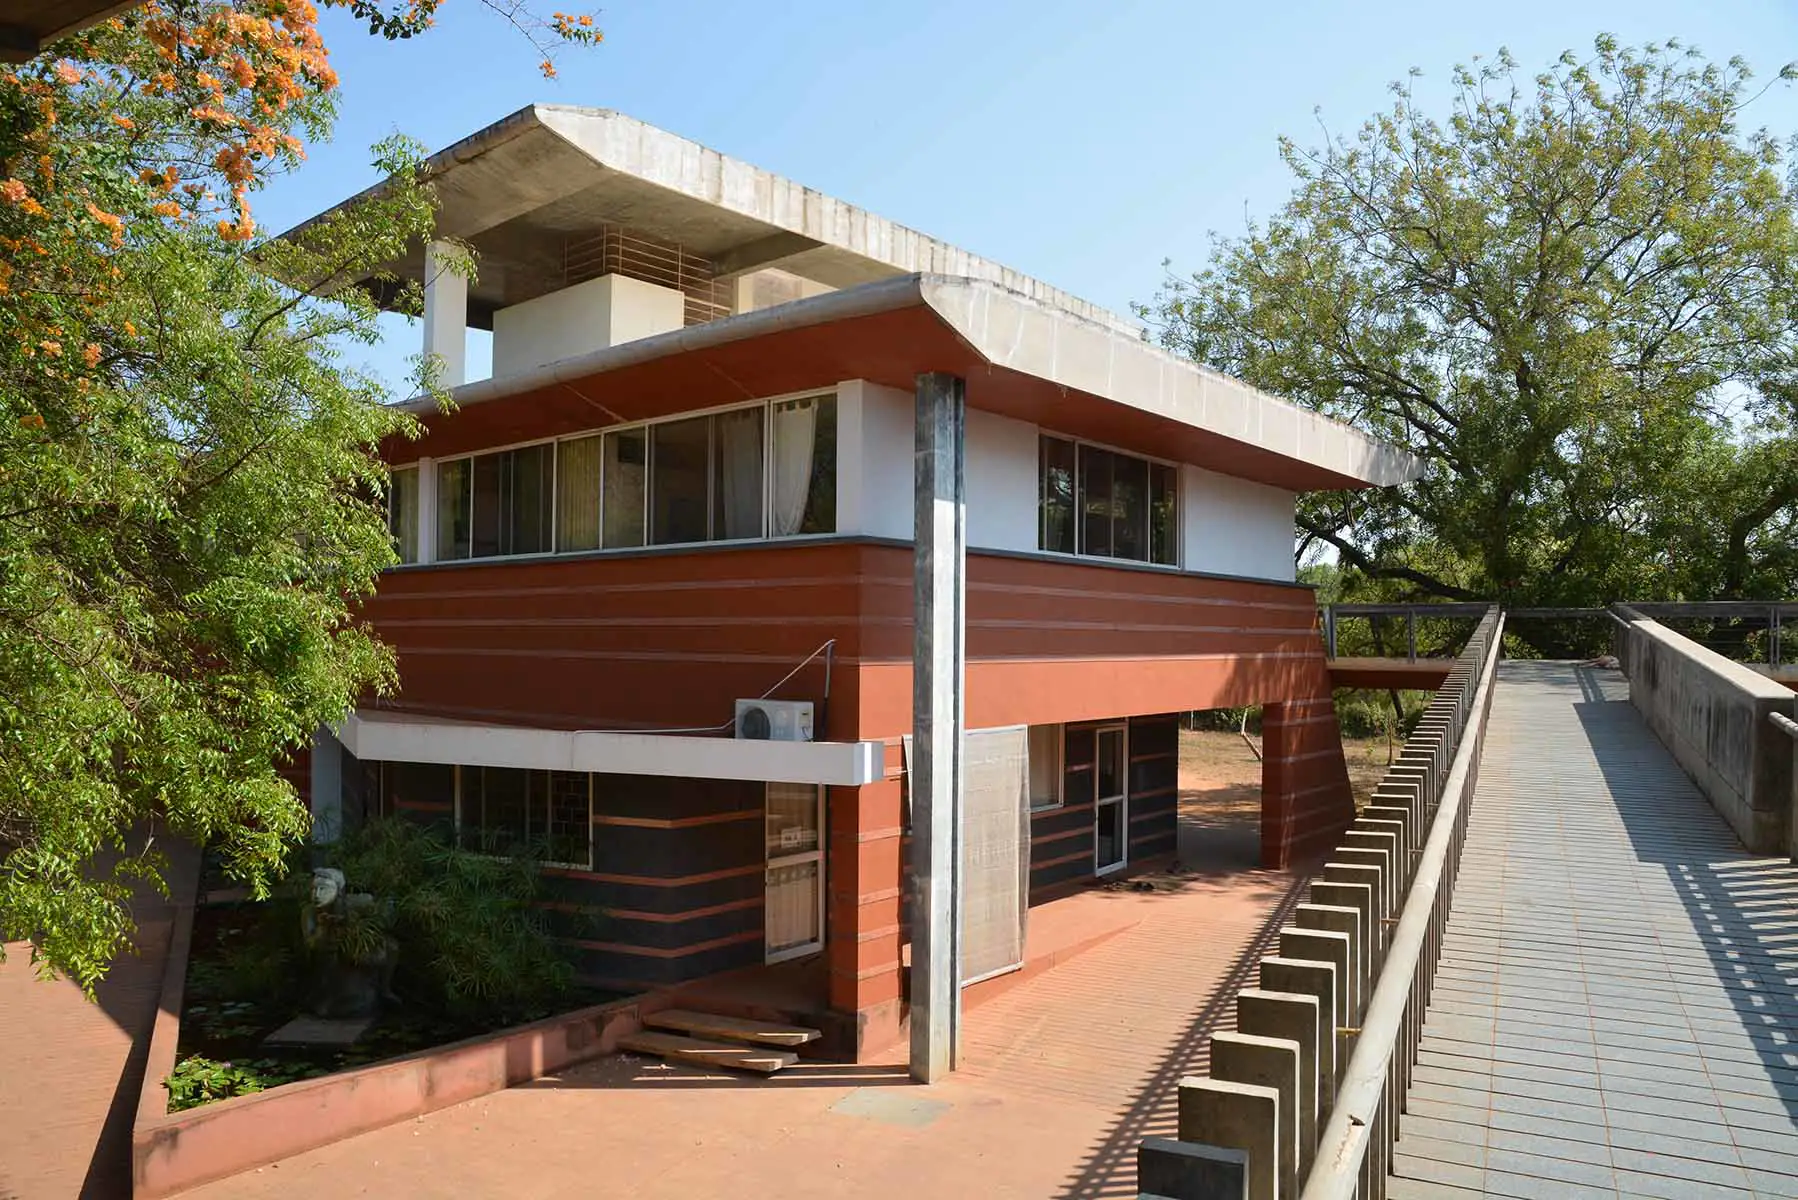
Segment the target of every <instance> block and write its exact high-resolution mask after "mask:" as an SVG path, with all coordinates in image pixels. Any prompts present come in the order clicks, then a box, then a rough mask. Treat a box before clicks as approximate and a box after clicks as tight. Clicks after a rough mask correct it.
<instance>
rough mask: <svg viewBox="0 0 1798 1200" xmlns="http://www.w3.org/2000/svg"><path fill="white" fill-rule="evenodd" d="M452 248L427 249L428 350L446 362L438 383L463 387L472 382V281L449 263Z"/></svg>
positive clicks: (435, 244)
mask: <svg viewBox="0 0 1798 1200" xmlns="http://www.w3.org/2000/svg"><path fill="white" fill-rule="evenodd" d="M451 257H452V251H451V248H450V247H449V246H448V245H447V244H445V243H443V242H431V243H430V244H429V245H427V246H426V247H425V312H424V334H425V341H424V351H425V353H426V354H427V355H431V354H434V355H436V356H437V357H438V358H440V359H441V360H442V372H443V373H442V374H441V375H440V376H439V377H438V382H439V383H441V384H442V385H443V386H444V387H450V388H453V387H459V386H460V385H462V384H464V383H466V382H467V381H468V280H467V279H466V278H465V277H464V276H461V275H458V274H457V273H456V272H455V271H452V270H451V269H450V268H449V267H448V266H447V265H445V264H446V262H447V261H448V260H449V259H451Z"/></svg>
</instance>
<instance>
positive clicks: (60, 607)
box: [0, 0, 596, 988]
mask: <svg viewBox="0 0 1798 1200" xmlns="http://www.w3.org/2000/svg"><path fill="white" fill-rule="evenodd" d="M354 7H356V8H358V9H359V10H369V11H372V12H386V13H388V14H389V15H391V16H392V17H393V19H395V20H399V21H401V22H406V21H411V22H413V23H415V24H416V23H428V21H429V19H430V16H431V13H432V11H433V10H434V9H435V8H436V5H435V4H428V5H421V4H419V3H411V4H409V5H405V6H403V7H400V6H394V7H388V6H384V5H378V4H369V3H364V2H362V0H358V3H357V4H356V5H355V6H354ZM502 11H504V9H503V8H502ZM363 15H365V16H366V15H367V13H366V12H365V13H363ZM316 16H317V14H316V11H315V10H314V8H313V7H312V5H311V4H309V3H306V2H305V0H239V2H237V3H224V2H222V0H162V2H161V3H160V4H155V5H149V6H146V7H145V8H142V9H139V10H135V11H132V12H129V13H127V14H125V15H123V16H121V17H118V18H115V19H114V20H112V21H110V22H107V23H104V24H102V25H100V26H97V27H95V28H93V29H90V30H88V31H86V32H84V33H82V34H78V35H76V36H75V37H72V38H70V39H67V40H65V41H64V42H62V43H60V44H58V45H57V46H55V47H53V48H52V52H51V53H50V54H47V55H45V56H42V57H40V58H38V59H36V60H34V61H33V62H31V63H29V64H27V65H24V66H21V67H19V68H17V69H15V70H11V71H8V72H6V73H4V74H0V938H3V939H5V940H13V939H28V940H29V941H30V942H31V945H32V953H33V957H34V960H35V961H36V962H37V963H38V965H39V968H40V970H41V971H43V972H44V973H46V974H48V973H52V972H61V973H64V974H67V975H68V976H70V977H72V978H74V979H76V980H78V981H79V982H80V983H82V984H83V985H84V986H87V987H90V988H91V986H92V984H93V983H94V982H95V981H96V980H97V979H98V978H99V977H100V975H102V974H103V973H104V971H105V969H106V967H107V965H108V964H109V963H110V961H111V960H112V958H113V957H114V956H115V955H116V954H117V953H118V952H119V951H120V950H121V949H122V948H123V947H124V946H125V945H126V943H127V941H128V939H129V937H130V934H131V932H132V925H131V919H130V915H129V911H128V907H127V904H126V901H127V899H128V896H129V887H130V883H131V880H132V879H133V878H134V877H138V878H143V879H146V880H148V881H149V882H150V883H151V884H153V885H156V886H161V885H162V880H161V876H160V870H161V863H162V860H161V857H160V854H159V852H158V850H157V840H158V838H160V837H163V836H165V835H166V834H169V833H173V834H177V835H180V836H184V837H189V838H192V839H195V840H197V841H200V842H203V843H210V844H212V845H214V846H216V847H219V848H220V849H222V851H223V852H224V855H225V857H226V860H227V862H228V866H229V870H230V872H231V873H232V874H233V875H234V876H235V877H236V878H238V879H240V880H242V881H244V882H246V883H248V884H249V885H251V886H252V888H254V889H255V890H257V891H258V892H261V891H264V890H265V889H266V887H267V884H268V881H269V879H270V878H271V876H272V875H273V874H274V873H276V872H278V870H279V868H280V864H281V862H282V858H283V854H284V850H285V848H286V847H287V846H289V845H291V844H292V843H293V842H294V841H296V840H297V839H299V838H300V837H302V836H303V835H304V833H305V831H306V828H307V818H306V812H305V809H304V807H303V806H302V805H301V804H300V803H299V801H298V799H297V797H296V795H295V793H294V790H293V788H292V787H291V786H290V785H289V784H288V783H287V782H286V781H285V780H284V779H283V778H282V777H281V775H280V774H279V771H278V767H279V764H280V763H282V762H283V761H284V760H286V759H287V758H288V757H289V755H290V754H291V753H292V752H293V751H294V750H295V749H297V748H299V747H302V746H304V745H306V744H308V742H309V741H310V738H311V735H312V732H313V730H315V729H316V728H317V727H318V726H319V725H320V724H321V723H325V722H330V721H335V720H338V719H340V718H341V717H342V716H343V715H344V713H345V712H347V711H348V710H349V709H350V708H351V707H352V706H353V705H354V704H355V702H356V700H357V699H358V697H360V696H363V695H365V694H368V693H370V692H379V691H381V690H383V689H385V688H388V687H390V686H391V685H392V683H393V681H394V668H393V659H392V655H391V654H390V652H389V651H388V650H387V649H386V648H385V647H383V646H382V645H381V644H380V643H379V642H378V641H377V639H376V638H375V637H374V635H373V633H372V631H371V630H369V629H368V628H367V627H366V626H365V625H364V624H362V623H361V622H360V621H359V620H358V619H357V617H356V616H355V606H356V604H357V603H358V602H359V600H360V599H361V598H363V597H365V596H366V595H368V594H369V593H370V591H371V590H372V589H373V586H374V582H375V579H376V576H377V574H378V572H379V571H380V570H381V569H382V568H383V567H385V566H387V565H388V564H390V563H391V562H392V561H393V550H392V546H391V543H390V540H389V538H388V535H387V531H386V518H385V502H384V497H385V491H386V486H387V475H386V469H385V467H384V466H383V465H382V463H381V461H380V459H379V456H378V453H377V450H378V446H379V443H380V442H381V440H382V439H383V438H387V437H392V436H396V435H404V434H407V433H408V432H409V431H410V430H411V429H412V422H411V420H410V418H408V417H406V416H405V415H404V414H402V413H400V412H399V411H397V410H395V409H392V408H389V407H386V406H385V405H384V401H385V400H387V399H388V397H387V396H386V395H385V394H384V393H383V391H382V389H381V388H380V387H379V385H378V384H377V383H375V382H374V381H372V380H370V379H367V378H364V377H362V376H361V375H359V374H357V373H356V372H354V371H351V370H349V369H347V368H346V366H345V364H344V361H343V358H342V353H343V348H344V347H345V346H353V345H355V344H357V343H359V342H360V343H369V342H373V341H374V340H375V339H376V337H377V336H378V333H377V329H376V326H375V323H374V318H375V316H376V312H377V310H376V307H375V305H374V303H373V301H372V300H371V299H370V298H369V296H368V295H367V293H365V292H364V291H362V290H360V289H356V288H350V287H346V286H345V285H346V284H347V283H349V282H350V281H352V280H355V279H357V278H361V277H364V276H366V275H368V274H369V272H370V271H371V270H375V271H378V270H379V266H380V264H382V263H384V262H391V261H394V260H397V259H399V258H400V257H401V256H402V255H403V252H404V250H405V248H406V246H407V245H409V244H412V243H415V242H416V241H417V240H418V239H420V238H422V237H425V236H427V235H428V234H429V232H430V229H431V223H432V216H433V208H434V205H433V201H432V196H431V191H430V187H429V184H428V181H427V180H426V179H424V178H423V174H422V172H421V169H420V164H421V156H420V154H419V151H418V149H417V147H415V146H413V145H412V144H410V143H408V142H406V141H405V140H404V139H401V138H395V139H392V140H390V141H389V142H386V143H383V144H382V145H381V146H379V147H377V150H376V158H377V166H379V167H380V168H381V169H382V171H383V172H384V173H387V174H390V175H391V176H392V179H391V184H390V186H389V187H387V188H385V189H383V190H381V191H380V192H379V193H377V194H376V195H374V196H373V197H372V198H370V199H368V200H367V201H366V202H364V203H362V204H361V205H360V206H358V207H357V208H355V209H352V210H349V211H346V212H342V213H339V214H337V215H335V216H333V217H331V218H330V219H327V220H324V221H320V222H316V223H314V224H312V225H311V226H309V227H308V228H307V229H306V230H305V231H304V233H303V234H302V235H300V236H298V237H297V238H295V239H293V240H291V241H286V242H271V241H267V240H266V239H263V238H262V237H261V236H260V235H259V233H258V230H257V227H256V225H255V222H254V219H253V217H252V216H251V213H250V208H249V197H250V194H251V193H252V192H253V191H254V189H255V188H256V187H257V186H258V185H259V184H261V183H262V182H263V181H264V180H265V179H266V178H267V177H268V176H269V175H270V174H272V173H274V172H278V171H282V170H285V169H288V168H291V167H293V166H294V165H296V164H297V163H298V162H299V160H300V158H301V157H302V153H303V147H304V143H305V140H306V139H309V138H316V137H319V136H322V135H324V134H325V133H326V132H327V131H328V129H329V126H330V120H331V116H332V89H333V88H334V87H335V84H336V77H335V74H334V73H333V72H332V70H331V68H330V64H329V61H328V58H327V55H326V52H325V48H324V46H323V43H322V42H321V41H320V39H319V36H318V32H317V29H316V24H315V22H316ZM570 19H571V20H572V18H570ZM421 27H422V25H421ZM577 28H587V29H590V28H591V27H590V25H589V26H584V27H583V26H578V24H577ZM594 36H596V35H594ZM577 40H579V39H577ZM399 294H400V296H401V303H402V305H404V304H405V303H407V302H408V301H410V302H412V303H416V299H417V296H416V290H415V289H414V290H413V291H411V292H408V291H407V290H406V289H399ZM421 366H426V364H421ZM428 376H429V372H428V370H421V377H420V381H421V383H422V384H428Z"/></svg>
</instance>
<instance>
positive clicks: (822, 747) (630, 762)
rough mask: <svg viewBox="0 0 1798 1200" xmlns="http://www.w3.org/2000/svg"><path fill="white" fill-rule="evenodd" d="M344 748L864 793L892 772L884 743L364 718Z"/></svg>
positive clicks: (380, 757)
mask: <svg viewBox="0 0 1798 1200" xmlns="http://www.w3.org/2000/svg"><path fill="white" fill-rule="evenodd" d="M337 737H338V740H339V741H340V742H342V743H343V747H344V749H346V750H348V751H349V752H350V753H351V754H353V755H355V756H356V757H357V758H359V759H367V760H370V761H378V762H410V763H438V764H442V765H446V766H464V767H520V768H524V769H527V770H544V771H595V772H599V773H601V774H611V775H665V776H679V777H682V778H688V779H746V780H752V781H757V782H769V783H819V784H829V785H831V786H840V787H859V786H860V785H862V784H864V783H872V782H874V781H876V780H878V779H881V778H882V777H883V776H884V773H885V759H884V757H883V755H884V752H885V747H884V746H883V744H882V743H880V742H772V741H768V742H764V741H753V740H750V739H747V738H725V737H689V736H683V735H678V734H661V733H603V732H594V731H585V730H572V731H571V730H566V729H531V728H524V727H519V726H512V725H481V724H476V723H472V722H467V721H447V720H438V719H433V718H430V717H416V716H410V715H399V714H394V713H386V712H379V711H358V712H356V713H354V714H352V715H351V716H350V717H349V718H348V719H346V720H345V721H344V723H343V725H342V726H341V727H340V728H339V729H338V731H337Z"/></svg>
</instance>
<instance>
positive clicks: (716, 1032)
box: [643, 1008, 824, 1046]
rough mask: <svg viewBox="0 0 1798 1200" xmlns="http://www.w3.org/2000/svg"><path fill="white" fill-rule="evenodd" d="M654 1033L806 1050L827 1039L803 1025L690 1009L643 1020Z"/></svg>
mask: <svg viewBox="0 0 1798 1200" xmlns="http://www.w3.org/2000/svg"><path fill="white" fill-rule="evenodd" d="M643 1023H644V1024H645V1025H648V1026H650V1027H651V1028H653V1029H673V1030H678V1031H679V1032H681V1033H690V1034H692V1035H694V1036H695V1037H702V1038H717V1039H719V1040H721V1041H727V1042H748V1043H749V1044H751V1045H755V1046H803V1045H805V1044H806V1043H807V1042H815V1041H817V1040H818V1039H819V1038H821V1037H823V1036H824V1035H823V1034H822V1033H820V1032H818V1031H817V1030H816V1029H807V1028H806V1027H805V1026H803V1025H777V1024H775V1023H774V1022H773V1021H749V1020H745V1019H744V1018H742V1017H722V1016H719V1015H717V1014H716V1013H707V1012H696V1011H694V1010H693V1009H690V1008H670V1009H666V1010H664V1011H662V1012H659V1013H652V1014H650V1015H649V1016H647V1017H644V1018H643Z"/></svg>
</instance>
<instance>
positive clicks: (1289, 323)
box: [1141, 37, 1798, 605]
mask: <svg viewBox="0 0 1798 1200" xmlns="http://www.w3.org/2000/svg"><path fill="white" fill-rule="evenodd" d="M1791 75H1792V70H1791V68H1787V69H1786V71H1785V72H1782V76H1783V77H1786V78H1790V77H1791ZM1749 81H1750V73H1749V71H1748V69H1747V67H1746V66H1745V65H1744V64H1743V63H1742V62H1740V61H1739V60H1732V61H1731V62H1729V63H1728V64H1725V65H1718V64H1714V63H1708V62H1706V61H1704V60H1703V59H1702V58H1701V57H1699V56H1698V55H1697V53H1696V52H1694V51H1690V50H1686V49H1685V48H1683V47H1681V46H1680V45H1678V44H1677V43H1672V42H1670V43H1668V44H1666V45H1664V46H1657V45H1650V46H1646V47H1644V48H1642V49H1640V50H1631V49H1625V48H1620V47H1619V46H1618V45H1617V44H1616V43H1615V42H1614V41H1613V40H1612V39H1610V38H1608V37H1601V38H1599V39H1598V41H1597V43H1596V45H1595V48H1594V52H1593V54H1592V55H1591V57H1590V58H1588V59H1584V60H1582V59H1579V58H1577V57H1575V56H1574V55H1573V54H1571V53H1568V54H1565V55H1563V56H1562V57H1561V58H1560V59H1559V60H1558V61H1557V62H1556V63H1555V64H1554V65H1553V66H1551V67H1550V68H1549V69H1548V70H1546V71H1544V72H1542V73H1540V74H1538V75H1536V76H1534V77H1533V78H1531V77H1529V76H1527V75H1525V74H1523V73H1522V72H1521V71H1520V68H1519V67H1518V65H1517V63H1516V62H1515V61H1514V60H1513V59H1512V58H1511V57H1510V56H1509V55H1508V54H1507V53H1504V52H1502V51H1501V52H1500V54H1499V55H1498V57H1497V59H1496V60H1495V61H1493V62H1491V63H1486V64H1477V63H1476V66H1475V68H1473V69H1467V68H1457V69H1456V71H1455V73H1454V77H1453V83H1454V99H1453V103H1452V108H1451V110H1450V111H1449V113H1448V115H1447V119H1446V120H1437V119H1435V118H1433V117H1432V116H1430V115H1429V114H1427V113H1426V112H1424V111H1422V110H1421V109H1420V108H1419V106H1418V105H1417V103H1416V101H1415V98H1414V94H1413V90H1412V86H1411V85H1409V84H1404V85H1394V89H1393V90H1394V92H1395V96H1396V99H1395V102H1394V104H1393V106H1392V108H1391V110H1390V111H1389V112H1385V113H1381V114H1379V115H1377V116H1375V117H1374V118H1373V119H1372V120H1370V121H1369V122H1368V123H1367V124H1365V125H1364V126H1363V127H1362V128H1361V129H1360V130H1359V132H1358V133H1357V134H1356V135H1355V136H1354V137H1352V138H1341V137H1331V138H1328V139H1327V140H1326V142H1325V144H1324V145H1323V146H1322V147H1320V148H1318V149H1313V150H1302V149H1300V148H1299V147H1298V146H1297V145H1295V144H1294V143H1292V142H1291V141H1283V142H1282V144H1281V152H1282V155H1283V156H1284V158H1285V161H1286V162H1287V164H1288V165H1289V167H1290V168H1291V169H1292V171H1293V173H1294V174H1295V176H1296V177H1297V186H1296V189H1295V192H1294V194H1293V196H1292V197H1291V199H1290V200H1289V201H1288V202H1287V203H1286V204H1285V206H1284V207H1283V208H1282V209H1281V210H1280V211H1279V213H1278V214H1277V215H1275V216H1274V217H1273V218H1272V219H1271V220H1269V221H1268V222H1267V223H1266V225H1265V227H1254V226H1251V228H1250V229H1249V231H1248V233H1247V234H1246V235H1245V236H1243V237H1241V238H1237V239H1230V240H1220V241H1218V242H1216V244H1215V245H1214V251H1213V256H1212V260H1211V262H1210V265H1209V266H1208V267H1207V268H1206V269H1204V270H1202V271H1200V272H1199V273H1198V274H1196V275H1194V276H1192V277H1191V278H1190V279H1185V280H1175V281H1171V282H1170V283H1169V285H1168V286H1167V287H1166V288H1165V289H1164V290H1163V291H1162V293H1161V294H1160V295H1159V296H1158V297H1157V298H1156V300H1155V302H1154V303H1153V304H1152V305H1149V306H1144V307H1143V308H1142V309H1141V311H1142V313H1143V315H1145V316H1146V317H1148V318H1149V319H1150V320H1151V321H1152V322H1153V323H1154V324H1155V326H1156V328H1157V330H1158V332H1159V335H1160V338H1161V340H1162V342H1163V344H1164V345H1166V346H1167V347H1169V348H1170V349H1172V350H1175V351H1177V352H1180V353H1184V354H1186V355H1189V356H1191V357H1193V358H1195V359H1197V360H1199V361H1201V362H1204V363H1207V364H1209V365H1211V366H1214V367H1217V368H1219V369H1221V370H1224V371H1228V372H1230V373H1232V374H1235V375H1238V376H1240V377H1242V378H1244V379H1246V380H1247V381H1249V382H1251V383H1253V384H1256V385H1258V386H1260V387H1263V388H1266V389H1268V390H1270V391H1272V392H1275V393H1278V394H1281V395H1285V396H1288V397H1291V398H1293V399H1294V400H1296V401H1298V402H1300V403H1303V404H1306V405H1308V406H1310V407H1312V408H1315V409H1317V410H1320V411H1322V412H1325V413H1328V414H1329V415H1331V416H1334V417H1338V418H1341V419H1344V420H1347V421H1349V422H1351V423H1353V424H1355V425H1357V426H1359V427H1360V428H1362V429H1365V430H1367V431H1368V432H1370V433H1372V434H1375V435H1377V436H1380V437H1383V438H1386V439H1389V440H1391V441H1394V442H1396V443H1398V444H1400V445H1404V446H1406V447H1408V448H1410V449H1411V450H1412V451H1413V452H1414V453H1416V454H1418V455H1420V456H1421V457H1422V458H1423V459H1425V460H1426V462H1427V463H1428V467H1429V470H1428V472H1427V474H1426V475H1425V477H1424V478H1422V479H1420V480H1418V481H1416V482H1414V483H1411V484H1408V485H1405V486H1402V487H1398V488H1392V489H1384V490H1378V491H1371V492H1358V493H1342V494H1323V495H1317V496H1312V497H1307V498H1306V499H1305V500H1304V502H1303V503H1302V505H1301V507H1300V512H1299V520H1298V524H1299V531H1300V535H1301V539H1302V541H1301V554H1304V553H1307V552H1315V551H1317V550H1319V549H1321V548H1322V547H1325V546H1327V547H1330V548H1331V549H1332V551H1333V555H1334V556H1335V557H1336V558H1337V559H1338V560H1339V561H1340V562H1341V564H1342V565H1343V566H1344V567H1345V568H1348V569H1349V570H1350V571H1351V572H1352V573H1353V574H1354V575H1356V576H1357V577H1358V579H1359V585H1358V587H1356V586H1353V585H1351V584H1350V583H1347V582H1345V587H1348V588H1349V590H1351V591H1355V590H1359V591H1360V592H1361V594H1370V593H1371V594H1384V595H1389V596H1390V595H1411V596H1420V597H1439V598H1450V599H1481V598H1488V597H1498V598H1502V599H1504V600H1506V601H1508V602H1511V603H1516V604H1582V605H1586V604H1600V603H1605V602H1608V601H1610V600H1614V599H1620V598H1625V597H1631V598H1638V599H1653V598H1676V597H1691V598H1697V599H1710V598H1717V597H1730V596H1748V595H1767V594H1769V593H1771V592H1783V593H1785V594H1789V593H1790V591H1791V589H1792V587H1793V586H1794V584H1795V583H1798V563H1795V562H1794V555H1793V551H1792V541H1791V534H1792V532H1793V525H1794V520H1795V518H1798V440H1795V438H1794V416H1795V415H1798V409H1795V408H1794V397H1795V396H1798V386H1795V385H1798V376H1795V375H1794V368H1795V366H1798V359H1795V358H1794V346H1795V345H1798V342H1795V339H1794V333H1795V332H1798V308H1795V307H1794V302H1795V300H1798V290H1795V288H1794V276H1793V263H1794V252H1795V251H1798V240H1795V237H1794V234H1795V229H1798V226H1795V223H1794V200H1793V194H1792V191H1791V190H1790V189H1789V188H1788V187H1787V186H1786V181H1785V180H1784V179H1783V178H1782V176H1781V167H1782V155H1781V150H1780V146H1779V143H1778V142H1776V141H1775V139H1774V138H1773V137H1772V136H1770V135H1769V134H1767V133H1766V132H1765V131H1759V130H1752V129H1746V128H1744V127H1743V126H1742V116H1743V110H1744V108H1745V106H1746V104H1747V103H1748V101H1749V100H1750V99H1751V97H1750V95H1749V90H1748V89H1749Z"/></svg>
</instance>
